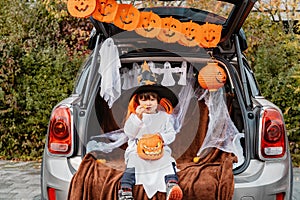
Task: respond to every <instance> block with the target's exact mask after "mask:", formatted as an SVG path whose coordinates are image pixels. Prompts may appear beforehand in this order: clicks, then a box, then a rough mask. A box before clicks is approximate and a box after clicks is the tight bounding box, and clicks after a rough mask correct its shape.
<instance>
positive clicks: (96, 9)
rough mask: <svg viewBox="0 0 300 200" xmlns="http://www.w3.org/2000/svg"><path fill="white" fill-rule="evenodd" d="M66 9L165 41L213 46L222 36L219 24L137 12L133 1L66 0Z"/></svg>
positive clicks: (74, 13) (185, 44) (72, 13)
mask: <svg viewBox="0 0 300 200" xmlns="http://www.w3.org/2000/svg"><path fill="white" fill-rule="evenodd" d="M67 8H68V11H69V13H70V14H71V15H72V16H74V17H78V18H87V17H90V16H92V17H93V18H94V19H96V20H98V21H100V22H105V23H113V24H114V25H115V26H117V27H118V28H120V29H123V30H126V31H135V32H136V33H137V34H139V35H141V36H143V37H146V38H157V39H158V40H160V41H162V42H166V43H176V42H177V43H179V44H181V45H184V46H188V47H194V46H197V45H198V46H200V47H203V48H213V47H216V46H217V44H218V43H219V41H220V38H221V31H222V26H221V25H216V24H210V23H206V24H203V25H199V24H197V23H195V22H193V21H189V22H180V21H179V20H177V19H175V18H173V17H172V16H170V17H164V18H161V17H160V16H159V15H157V14H155V13H153V12H152V11H150V12H144V11H142V12H140V11H139V10H138V9H137V8H135V7H134V6H133V5H132V4H118V3H117V2H116V1H115V0H68V2H67Z"/></svg>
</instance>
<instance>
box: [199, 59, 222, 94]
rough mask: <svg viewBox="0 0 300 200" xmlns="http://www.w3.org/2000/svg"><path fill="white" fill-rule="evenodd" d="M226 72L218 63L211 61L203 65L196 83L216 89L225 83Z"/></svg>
mask: <svg viewBox="0 0 300 200" xmlns="http://www.w3.org/2000/svg"><path fill="white" fill-rule="evenodd" d="M226 78H227V75H226V72H225V70H224V69H223V68H222V67H220V66H219V64H218V63H215V62H211V63H208V64H207V65H206V66H204V67H203V68H202V69H201V70H200V71H199V74H198V83H199V84H200V86H201V87H202V88H204V89H208V90H209V91H216V90H218V89H219V88H221V87H223V85H224V84H225V83H226Z"/></svg>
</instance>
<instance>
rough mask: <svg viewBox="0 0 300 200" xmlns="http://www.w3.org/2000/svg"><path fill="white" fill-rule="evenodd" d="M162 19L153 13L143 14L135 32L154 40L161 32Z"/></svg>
mask: <svg viewBox="0 0 300 200" xmlns="http://www.w3.org/2000/svg"><path fill="white" fill-rule="evenodd" d="M160 27H161V18H160V16H159V15H157V14H155V13H153V12H141V13H140V20H139V24H138V25H137V27H136V29H135V32H136V33H137V34H139V35H141V36H143V37H147V38H154V37H156V36H157V35H158V34H159V32H160Z"/></svg>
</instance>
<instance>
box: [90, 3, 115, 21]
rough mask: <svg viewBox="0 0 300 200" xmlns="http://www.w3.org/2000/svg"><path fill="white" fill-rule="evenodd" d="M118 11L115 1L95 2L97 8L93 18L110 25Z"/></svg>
mask: <svg viewBox="0 0 300 200" xmlns="http://www.w3.org/2000/svg"><path fill="white" fill-rule="evenodd" d="M117 11H118V3H117V2H116V1H115V0H97V6H96V9H95V12H94V13H93V17H94V18H95V19H96V20H98V21H100V22H106V23H111V22H113V21H114V19H115V16H116V14H117Z"/></svg>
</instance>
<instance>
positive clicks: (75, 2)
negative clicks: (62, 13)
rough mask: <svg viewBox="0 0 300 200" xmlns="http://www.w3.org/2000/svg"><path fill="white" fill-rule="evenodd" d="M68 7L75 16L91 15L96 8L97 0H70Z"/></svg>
mask: <svg viewBox="0 0 300 200" xmlns="http://www.w3.org/2000/svg"><path fill="white" fill-rule="evenodd" d="M67 8H68V11H69V13H70V14H71V15H72V16H73V17H78V18H85V17H89V16H91V15H92V13H93V12H94V11H95V9H96V0H68V3H67Z"/></svg>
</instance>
